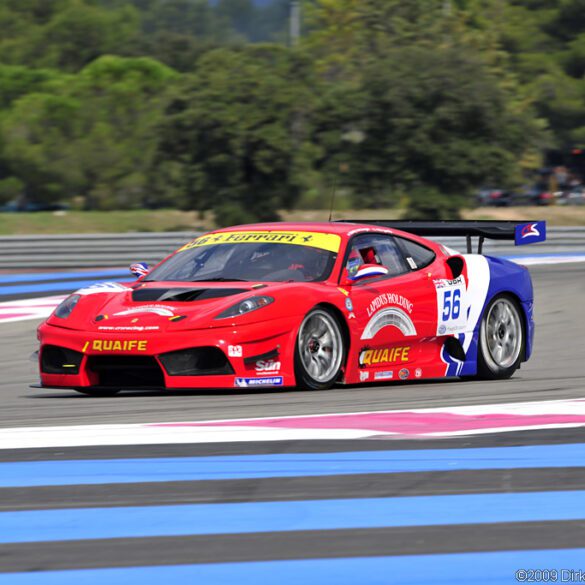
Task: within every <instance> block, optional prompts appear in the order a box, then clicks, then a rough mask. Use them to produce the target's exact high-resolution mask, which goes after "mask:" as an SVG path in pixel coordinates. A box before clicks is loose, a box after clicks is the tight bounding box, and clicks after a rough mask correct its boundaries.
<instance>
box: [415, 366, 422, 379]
mask: <svg viewBox="0 0 585 585" xmlns="http://www.w3.org/2000/svg"><path fill="white" fill-rule="evenodd" d="M421 376H422V370H421V369H420V368H417V369H416V370H414V377H415V378H420V377H421Z"/></svg>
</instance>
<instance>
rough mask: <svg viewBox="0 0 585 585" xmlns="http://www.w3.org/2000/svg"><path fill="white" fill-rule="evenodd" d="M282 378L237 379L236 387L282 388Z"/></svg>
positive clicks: (235, 381)
mask: <svg viewBox="0 0 585 585" xmlns="http://www.w3.org/2000/svg"><path fill="white" fill-rule="evenodd" d="M282 384H283V378H282V376H272V377H271V378H236V379H235V380H234V386H236V387H237V388H252V387H254V386H282Z"/></svg>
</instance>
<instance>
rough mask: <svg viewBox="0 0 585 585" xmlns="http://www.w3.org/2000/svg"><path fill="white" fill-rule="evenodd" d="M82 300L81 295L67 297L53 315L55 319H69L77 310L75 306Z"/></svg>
mask: <svg viewBox="0 0 585 585" xmlns="http://www.w3.org/2000/svg"><path fill="white" fill-rule="evenodd" d="M80 298H81V295H71V296H69V297H67V298H66V299H65V300H64V301H63V302H62V303H61V304H60V305H59V306H58V307H57V308H56V309H55V312H54V313H53V314H54V315H55V317H59V319H67V317H69V315H71V311H73V309H75V305H77V302H78V301H79V299H80Z"/></svg>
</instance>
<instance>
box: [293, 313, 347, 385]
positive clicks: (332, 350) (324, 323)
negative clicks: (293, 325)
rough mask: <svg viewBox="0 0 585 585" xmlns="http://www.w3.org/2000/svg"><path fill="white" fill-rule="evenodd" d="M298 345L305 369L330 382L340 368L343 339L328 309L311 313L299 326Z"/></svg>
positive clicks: (313, 376)
mask: <svg viewBox="0 0 585 585" xmlns="http://www.w3.org/2000/svg"><path fill="white" fill-rule="evenodd" d="M297 343H298V347H299V355H300V358H301V362H302V364H303V367H304V368H305V371H306V372H307V374H309V376H311V378H313V380H315V381H316V382H319V383H321V384H325V383H327V382H330V381H331V380H332V379H333V378H334V377H335V376H336V375H337V372H338V371H339V368H340V366H341V360H342V358H343V340H342V338H341V331H340V330H339V325H338V324H337V322H336V321H335V319H334V317H333V316H332V315H331V314H330V313H328V312H327V311H322V310H320V309H317V310H315V311H312V312H311V313H309V314H308V315H307V316H306V317H305V319H304V321H303V323H302V324H301V328H300V330H299V336H298V342H297Z"/></svg>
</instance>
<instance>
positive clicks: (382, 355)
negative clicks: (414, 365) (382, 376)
mask: <svg viewBox="0 0 585 585" xmlns="http://www.w3.org/2000/svg"><path fill="white" fill-rule="evenodd" d="M410 350H411V346H409V345H403V346H398V347H390V348H388V347H386V348H383V349H370V348H369V347H364V348H363V349H362V350H361V351H360V357H359V365H360V368H365V367H366V366H381V365H386V364H397V363H405V362H408V361H409V355H408V354H409V352H410Z"/></svg>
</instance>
